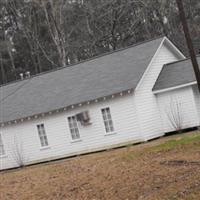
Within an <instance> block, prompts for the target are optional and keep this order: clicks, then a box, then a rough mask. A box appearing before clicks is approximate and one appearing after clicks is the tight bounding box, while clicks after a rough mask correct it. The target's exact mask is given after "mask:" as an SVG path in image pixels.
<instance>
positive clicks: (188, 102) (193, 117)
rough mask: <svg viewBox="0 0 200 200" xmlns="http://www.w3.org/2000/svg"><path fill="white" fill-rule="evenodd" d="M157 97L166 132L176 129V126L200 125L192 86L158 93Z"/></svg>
mask: <svg viewBox="0 0 200 200" xmlns="http://www.w3.org/2000/svg"><path fill="white" fill-rule="evenodd" d="M157 97H158V98H157V99H158V104H159V108H160V113H161V118H162V123H163V127H164V130H165V132H170V131H175V130H176V127H181V128H183V129H184V128H190V127H196V126H198V124H199V119H198V115H197V109H196V105H195V101H194V95H193V91H192V86H189V87H184V88H182V89H178V90H173V91H169V92H165V93H161V94H157ZM173 124H174V125H175V126H174V125H173Z"/></svg>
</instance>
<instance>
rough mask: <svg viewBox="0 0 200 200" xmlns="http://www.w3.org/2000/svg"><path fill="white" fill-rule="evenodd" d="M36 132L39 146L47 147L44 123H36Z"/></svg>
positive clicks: (47, 141)
mask: <svg viewBox="0 0 200 200" xmlns="http://www.w3.org/2000/svg"><path fill="white" fill-rule="evenodd" d="M37 132H38V137H39V140H40V148H41V149H46V148H49V140H48V137H47V133H46V129H45V126H44V123H41V124H37Z"/></svg>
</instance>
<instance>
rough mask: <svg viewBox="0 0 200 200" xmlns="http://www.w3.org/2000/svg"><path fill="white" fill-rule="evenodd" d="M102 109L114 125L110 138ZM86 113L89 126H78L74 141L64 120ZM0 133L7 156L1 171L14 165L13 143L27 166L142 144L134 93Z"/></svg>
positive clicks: (1, 161)
mask: <svg viewBox="0 0 200 200" xmlns="http://www.w3.org/2000/svg"><path fill="white" fill-rule="evenodd" d="M105 107H110V110H111V114H112V119H113V123H114V129H115V132H114V133H113V134H110V135H106V133H105V128H104V123H103V119H102V115H101V108H105ZM85 110H89V112H90V116H91V121H92V125H90V126H88V127H81V125H80V126H79V128H80V136H81V140H80V141H78V142H73V141H72V139H71V135H70V131H69V127H68V121H67V118H68V116H71V115H74V114H76V113H79V112H81V111H85ZM41 123H44V125H45V129H46V133H47V137H48V141H49V147H48V148H44V149H42V148H41V146H40V140H39V137H38V132H37V127H36V126H37V124H41ZM0 132H1V134H2V138H3V142H4V146H5V151H6V155H5V156H3V157H1V158H0V169H5V168H11V167H15V166H17V163H16V162H15V159H14V157H15V155H14V153H13V151H16V149H15V148H16V144H15V143H17V144H18V145H19V146H21V148H22V149H21V150H20V151H21V153H22V154H23V155H24V160H25V161H26V163H31V162H37V161H42V160H50V159H54V158H59V157H65V156H69V155H75V154H81V153H83V152H91V151H95V150H100V149H105V148H109V147H111V146H112V145H116V144H117V145H118V144H122V143H126V142H133V143H134V142H138V141H141V135H140V130H139V128H138V119H137V117H136V111H135V107H134V97H133V94H130V95H128V96H124V97H118V98H114V99H112V100H108V101H104V102H99V103H95V104H93V105H90V106H84V107H79V108H77V109H73V110H71V111H69V112H63V113H60V114H56V115H55V114H54V115H51V116H49V117H44V118H41V119H36V120H31V121H28V122H23V123H21V124H16V125H12V126H8V127H4V128H1V130H0ZM15 137H17V139H18V142H15V141H14V140H15V139H14V138H15ZM18 149H19V148H18Z"/></svg>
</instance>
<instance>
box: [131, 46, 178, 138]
mask: <svg viewBox="0 0 200 200" xmlns="http://www.w3.org/2000/svg"><path fill="white" fill-rule="evenodd" d="M177 60H178V58H177V57H176V55H175V54H174V53H173V52H172V51H171V50H170V49H169V48H168V47H167V46H166V45H165V43H164V44H163V45H162V46H161V47H160V49H159V50H158V52H157V53H156V55H155V57H154V59H153V62H152V63H151V65H150V67H149V70H148V71H147V72H146V74H145V76H144V77H143V79H142V81H141V84H140V85H139V87H138V88H137V90H136V92H135V97H136V106H137V113H138V118H139V121H140V127H141V132H142V135H143V138H144V140H148V139H152V138H155V137H159V136H162V135H163V134H164V130H163V127H162V120H161V117H160V113H159V109H158V105H157V99H156V96H155V95H154V94H153V92H152V89H153V86H154V84H155V82H156V80H157V78H158V76H159V74H160V72H161V70H162V67H163V65H164V64H166V63H170V62H173V61H177Z"/></svg>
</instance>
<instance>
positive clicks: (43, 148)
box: [36, 123, 50, 150]
mask: <svg viewBox="0 0 200 200" xmlns="http://www.w3.org/2000/svg"><path fill="white" fill-rule="evenodd" d="M41 125H43V126H44V131H45V135H46V138H47V143H48V145H45V146H42V143H41V139H40V135H39V130H38V126H41ZM36 129H37V135H38V138H39V143H40V150H45V149H49V148H50V145H49V139H48V135H47V132H46V128H45V125H44V123H40V124H36Z"/></svg>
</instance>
